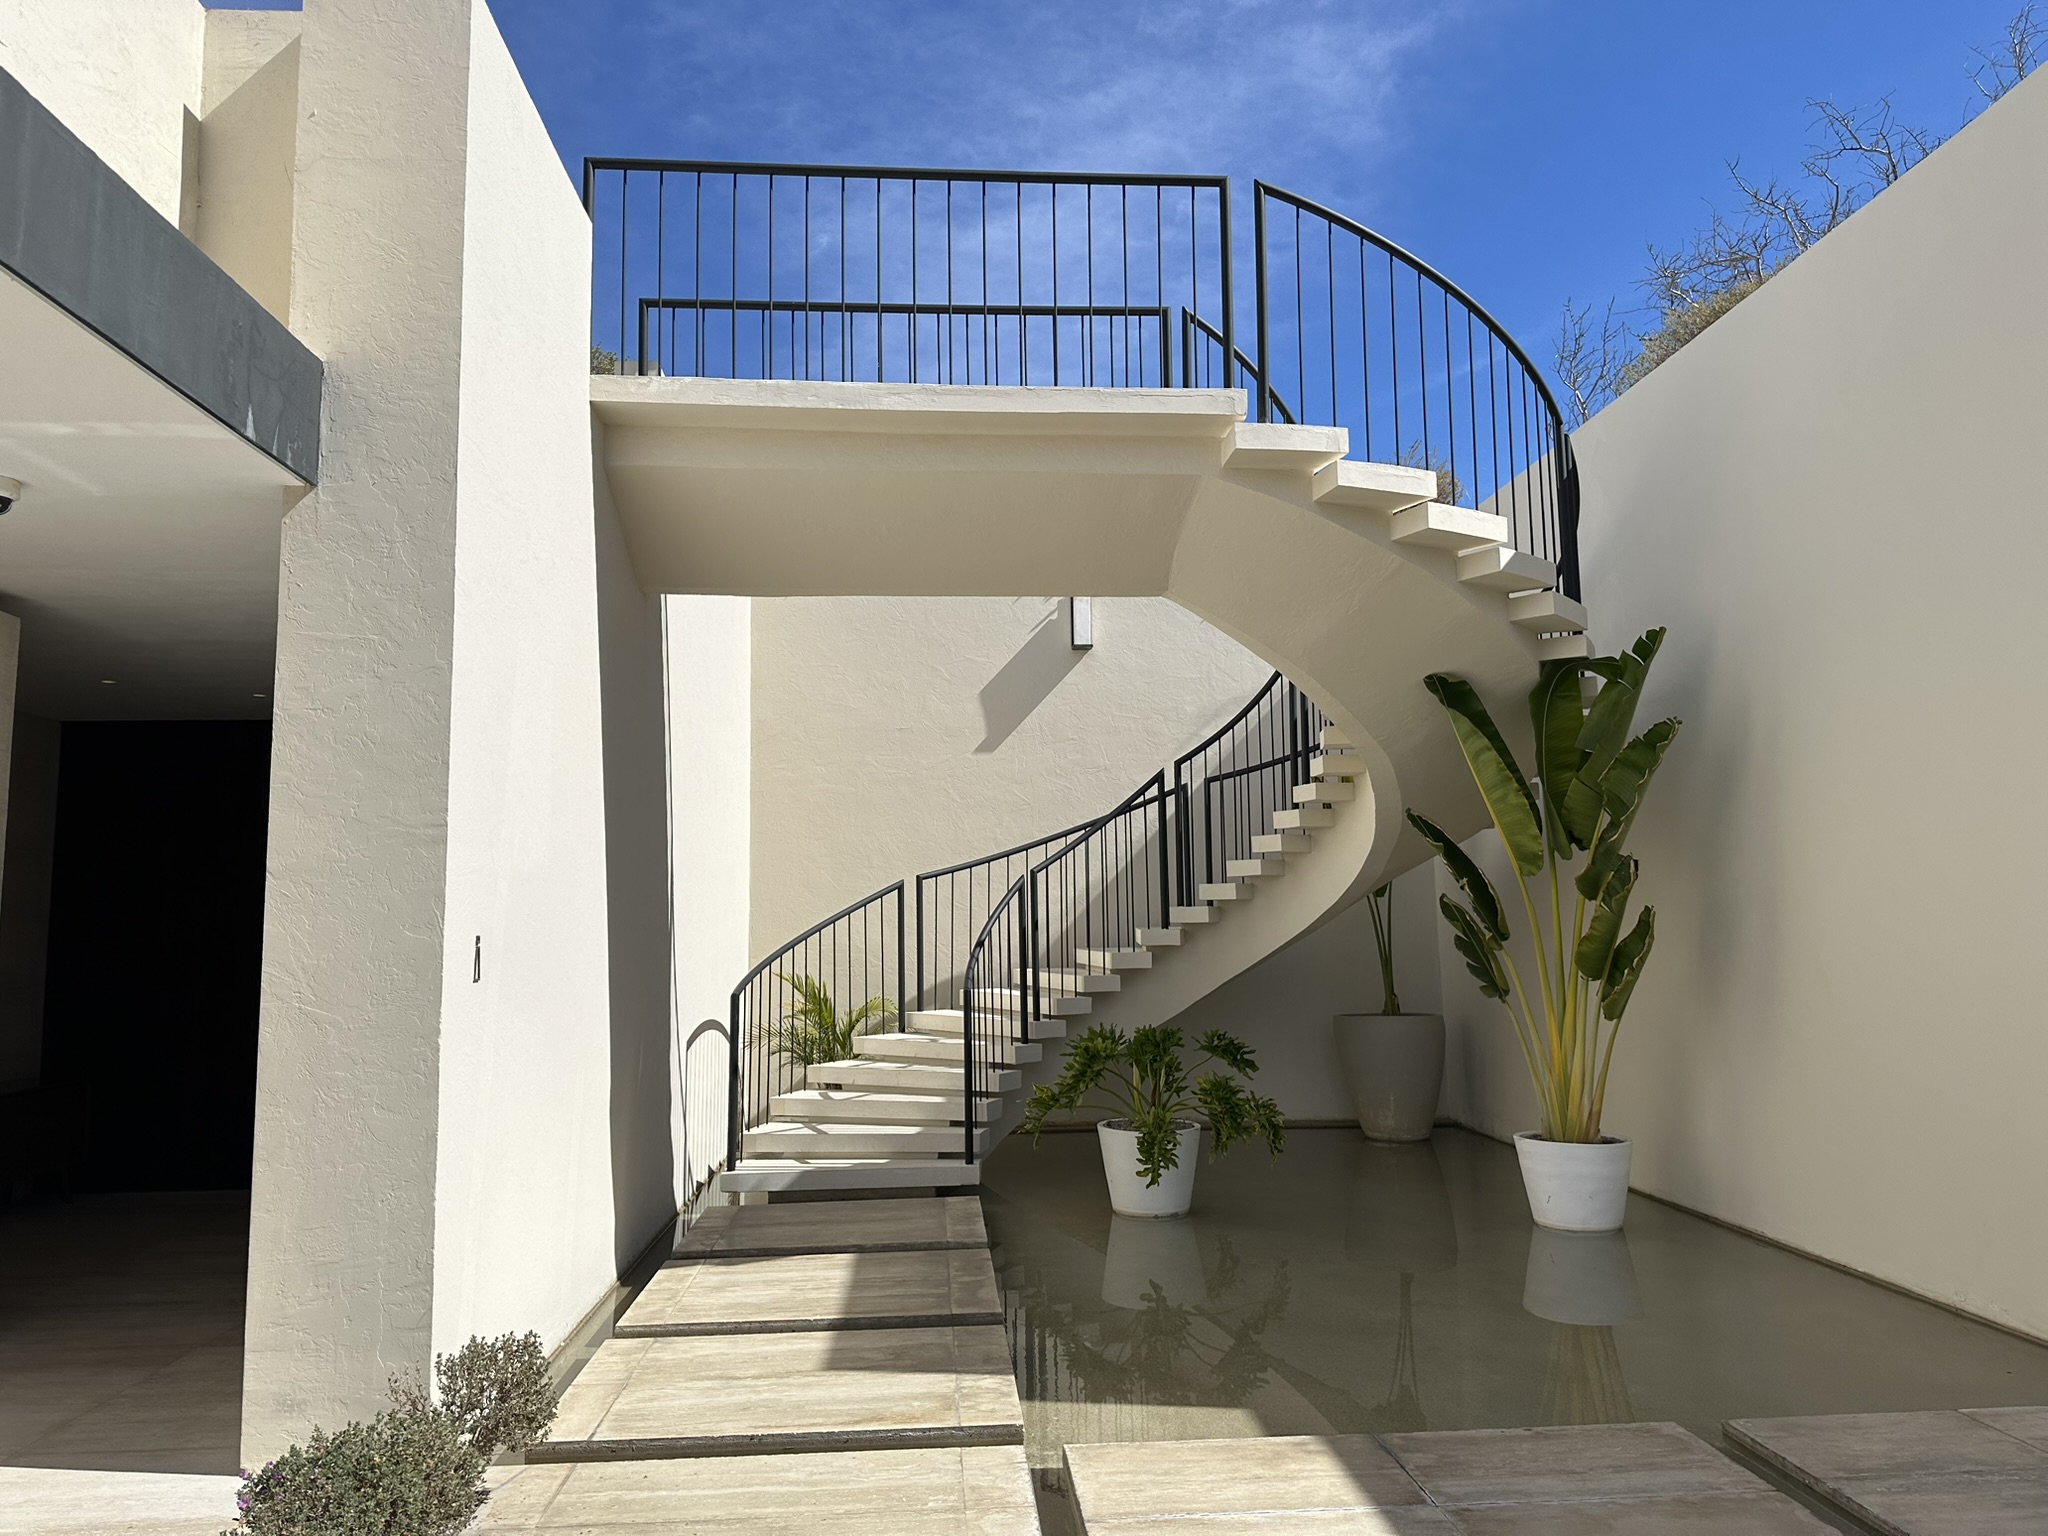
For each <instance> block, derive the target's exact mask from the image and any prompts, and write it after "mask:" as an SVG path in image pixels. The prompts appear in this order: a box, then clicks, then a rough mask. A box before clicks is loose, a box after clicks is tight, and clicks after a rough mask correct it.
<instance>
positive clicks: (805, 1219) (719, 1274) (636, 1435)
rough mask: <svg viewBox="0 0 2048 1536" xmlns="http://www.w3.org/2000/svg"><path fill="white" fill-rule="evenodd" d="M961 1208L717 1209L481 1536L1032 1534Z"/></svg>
mask: <svg viewBox="0 0 2048 1536" xmlns="http://www.w3.org/2000/svg"><path fill="white" fill-rule="evenodd" d="M1001 1318H1002V1308H1001V1301H1000V1298H999V1296H998V1294H997V1290H996V1280H995V1270H994V1266H993V1265H992V1264H991V1262H990V1259H989V1253H988V1238H987V1234H986V1232H985V1231H984V1229H983V1227H982V1222H981V1207H980V1202H979V1201H977V1200H973V1199H961V1198H949V1199H931V1198H915V1197H912V1198H903V1199H893V1200H848V1201H835V1202H814V1203H813V1202H805V1203H800V1204H790V1205H750V1206H728V1207H719V1208H717V1209H715V1210H713V1211H712V1212H710V1213H709V1214H707V1216H706V1217H705V1218H704V1219H703V1220H701V1221H699V1222H698V1223H697V1224H696V1225H695V1226H693V1227H692V1228H691V1229H690V1231H689V1232H688V1233H687V1234H686V1235H685V1237H684V1238H683V1239H682V1241H681V1242H680V1243H679V1244H678V1247H677V1254H676V1257H675V1259H674V1260H673V1261H671V1262H670V1263H669V1264H667V1265H665V1266H663V1268H662V1269H661V1271H660V1272H659V1273H658V1274H656V1276H655V1277H654V1279H653V1280H652V1281H650V1282H649V1284H648V1285H647V1287H646V1288H645V1289H644V1290H643V1291H642V1292H641V1294H640V1295H639V1296H638V1297H637V1298H636V1299H635V1300H634V1302H633V1304H632V1305H631V1306H630V1307H629V1308H628V1309H627V1311H626V1313H625V1315H624V1316H623V1317H622V1318H621V1319H620V1323H619V1326H618V1328H617V1330H616V1331H615V1337H613V1338H611V1339H609V1340H607V1341H606V1342H604V1343H603V1344H601V1345H599V1346H598V1349H597V1352H596V1354H595V1355H594V1356H593V1357H592V1358H591V1361H590V1363H589V1364H588V1365H586V1366H585V1367H584V1368H583V1370H582V1372H581V1373H580V1374H579V1375H578V1376H577V1377H576V1379H575V1380H574V1381H573V1382H571V1383H570V1385H569V1389H568V1391H566V1392H565V1393H564V1394H563V1396H562V1401H561V1410H560V1413H559V1415H558V1417H557V1419H556V1422H555V1427H554V1429H553V1430H552V1431H551V1432H550V1434H549V1437H548V1438H547V1439H546V1440H545V1441H543V1442H542V1443H541V1444H539V1445H537V1446H535V1447H533V1448H532V1449H531V1450H529V1451H528V1452H527V1456H526V1460H527V1465H526V1466H524V1467H522V1468H519V1469H517V1470H516V1471H513V1472H511V1473H510V1474H509V1475H507V1476H505V1477H504V1478H503V1480H502V1482H501V1483H500V1484H499V1486H498V1489H497V1492H496V1493H495V1495H494V1496H493V1497H492V1499H491V1502H490V1503H489V1505H487V1506H486V1508H485V1511H484V1514H483V1517H482V1520H481V1522H480V1523H479V1525H478V1526H477V1527H476V1531H477V1532H478V1533H479V1536H483V1533H490V1532H513V1531H520V1532H529V1533H560V1536H568V1533H572V1532H574V1533H578V1536H582V1533H587V1532H591V1531H598V1530H610V1529H613V1528H618V1529H621V1530H633V1529H646V1530H648V1531H649V1532H650V1533H654V1532H659V1533H660V1536H673V1533H681V1532H694V1531H700V1530H701V1531H710V1530H717V1531H721V1532H728V1531H729V1532H737V1533H743V1536H746V1533H756V1532H758V1533H761V1536H767V1533H769V1532H786V1531H790V1530H795V1529H799V1528H801V1529H803V1530H806V1531H809V1532H812V1533H814V1536H816V1533H831V1536H838V1533H845V1536H853V1533H855V1532H882V1531H887V1532H891V1533H899V1532H900V1533H903V1536H922V1533H925V1532H927V1531H929V1532H932V1533H934V1536H936V1533H937V1532H939V1531H942V1530H943V1531H947V1532H953V1531H959V1530H971V1531H975V1532H978V1533H984V1536H1036V1532H1037V1530H1038V1521H1037V1515H1036V1512H1035V1505H1034V1500H1033V1495H1032V1490H1031V1481H1030V1474H1029V1472H1028V1471H1027V1469H1026V1467H1025V1462H1024V1452H1023V1448H1022V1447H1023V1439H1024V1423H1023V1410H1022V1408H1021V1406H1020V1404H1019V1402H1018V1398H1017V1387H1016V1380H1015V1377H1014V1375H1013V1374H1012V1371H1011V1365H1010V1353H1009V1344H1008V1340H1007V1336H1006V1335H1005V1333H1004V1331H1003V1328H1002V1326H1001Z"/></svg>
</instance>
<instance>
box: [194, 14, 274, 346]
mask: <svg viewBox="0 0 2048 1536" xmlns="http://www.w3.org/2000/svg"><path fill="white" fill-rule="evenodd" d="M200 105H201V116H200V121H199V186H198V203H197V217H196V220H195V226H196V227H195V229H194V230H193V238H194V240H195V241H196V242H197V243H198V245H199V248H200V249H201V250H203V251H205V252H206V254H207V255H209V256H211V257H212V258H213V259H214V260H215V261H216V262H218V263H219V264H220V266H221V269H222V270H223V271H225V272H226V273H227V274H228V275H229V276H230V277H232V278H233V279H234V280H235V281H236V282H238V283H240V284H241V285H242V286H243V287H244V288H245V289H247V290H248V291H249V293H250V294H251V295H252V296H253V297H254V298H255V299H256V300H257V302H258V303H260V304H262V305H263V306H264V307H265V308H266V309H268V310H269V311H270V312H271V313H272V314H274V315H276V316H278V317H279V318H280V319H283V320H285V321H287V323H289V320H290V317H291V286H292V285H291V258H292V171H293V162H294V160H295V158H296V156H297V152H298V110H299V15H298V13H297V12H294V11H208V12H207V13H206V73H205V78H204V85H203V90H202V97H201V103H200Z"/></svg>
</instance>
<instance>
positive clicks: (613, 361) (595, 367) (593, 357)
mask: <svg viewBox="0 0 2048 1536" xmlns="http://www.w3.org/2000/svg"><path fill="white" fill-rule="evenodd" d="M590 371H591V372H592V373H602V374H607V375H609V374H615V373H617V372H618V371H619V354H618V353H616V352H612V351H609V350H607V349H606V348H604V347H600V346H595V345H593V346H592V347H591V349H590Z"/></svg>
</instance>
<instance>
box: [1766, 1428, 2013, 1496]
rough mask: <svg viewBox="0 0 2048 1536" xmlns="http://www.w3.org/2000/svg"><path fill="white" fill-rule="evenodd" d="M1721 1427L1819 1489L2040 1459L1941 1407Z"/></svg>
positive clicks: (1992, 1430)
mask: <svg viewBox="0 0 2048 1536" xmlns="http://www.w3.org/2000/svg"><path fill="white" fill-rule="evenodd" d="M1726 1428H1727V1433H1728V1436H1729V1438H1730V1439H1731V1440H1733V1441H1734V1442H1735V1443H1736V1444H1738V1445H1740V1446H1742V1447H1744V1448H1745V1449H1747V1450H1750V1451H1753V1452H1755V1453H1756V1454H1757V1455H1759V1456H1761V1457H1762V1458H1763V1459H1764V1460H1766V1461H1768V1462H1771V1463H1772V1464H1774V1465H1776V1466H1780V1467H1783V1468H1784V1469H1785V1470H1786V1471H1788V1472H1790V1473H1791V1474H1792V1475H1793V1476H1795V1477H1798V1478H1799V1479H1801V1480H1802V1481H1804V1482H1808V1483H1812V1484H1814V1485H1815V1486H1818V1487H1822V1488H1825V1487H1826V1486H1827V1485H1829V1484H1833V1483H1840V1482H1845V1481H1848V1480H1850V1479H1853V1478H1865V1477H1877V1478H1886V1479H1895V1478H1901V1477H1906V1476H1909V1475H1911V1474H1914V1473H1920V1472H1988V1471H1999V1470H2006V1469H2010V1470H2013V1471H2028V1470H2037V1469H2038V1468H2039V1467H2040V1465H2041V1462H2042V1454H2043V1453H2042V1452H2040V1451H2038V1450H2036V1449H2035V1448H2034V1447H2032V1446H2031V1445H2028V1444H2026V1443H2024V1442H2023V1441H2021V1440H2017V1439H2015V1438H2014V1437H2013V1436H2012V1435H2010V1434H2007V1433H2004V1432H2002V1431H2001V1430H1999V1429H1995V1428H1993V1427H1992V1426H1991V1425H1990V1424H1987V1423H1980V1422H1978V1420H1977V1419H1975V1418H1972V1417H1970V1416H1968V1415H1966V1414H1961V1413H1954V1412H1951V1411H1949V1410H1947V1409H1941V1410H1939V1411H1936V1412H1931V1413H1836V1414H1822V1415H1817V1416H1814V1417H1810V1418H1787V1419H1730V1420H1729V1421H1728V1424H1727V1426H1726Z"/></svg>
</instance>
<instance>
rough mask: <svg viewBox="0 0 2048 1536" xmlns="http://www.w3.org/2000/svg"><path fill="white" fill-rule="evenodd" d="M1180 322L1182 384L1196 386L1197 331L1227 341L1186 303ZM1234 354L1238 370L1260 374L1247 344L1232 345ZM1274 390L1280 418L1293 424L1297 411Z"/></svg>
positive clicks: (1253, 375) (1247, 374) (1217, 341)
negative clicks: (1248, 352)
mask: <svg viewBox="0 0 2048 1536" xmlns="http://www.w3.org/2000/svg"><path fill="white" fill-rule="evenodd" d="M1180 325H1181V366H1180V371H1181V381H1180V382H1181V387H1182V388H1183V389H1194V388H1197V387H1198V386H1197V385H1196V383H1195V365H1194V337H1195V333H1196V332H1197V331H1199V332H1200V333H1201V334H1202V335H1203V336H1205V337H1207V338H1208V339H1209V340H1210V341H1212V342H1214V343H1215V344H1216V345H1217V346H1219V347H1221V346H1223V345H1224V344H1225V339H1224V335H1223V333H1222V332H1221V331H1219V330H1217V329H1216V327H1215V326H1213V325H1211V324H1210V323H1209V322H1208V321H1206V320H1204V319H1203V318H1202V317H1201V316H1200V315H1198V314H1196V313H1195V312H1194V311H1193V310H1191V309H1188V308H1186V307H1185V306H1183V307H1182V309H1181V312H1180ZM1230 355H1231V356H1232V357H1233V358H1235V359H1236V360H1237V371H1238V372H1239V373H1240V374H1242V375H1243V376H1244V377H1245V378H1247V379H1256V378H1258V377H1259V365H1258V364H1257V363H1255V362H1253V361H1252V360H1251V358H1249V357H1248V356H1246V355H1245V350H1244V348H1243V347H1238V346H1233V347H1231V349H1230ZM1271 393H1272V397H1273V404H1274V405H1275V406H1277V407H1278V408H1279V411H1280V419H1281V420H1282V421H1283V422H1285V423H1287V424H1288V425H1289V426H1292V425H1293V424H1294V412H1293V411H1292V410H1290V409H1288V405H1287V402H1286V400H1284V399H1282V398H1281V395H1280V392H1279V391H1278V390H1274V391H1272V392H1271Z"/></svg>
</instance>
